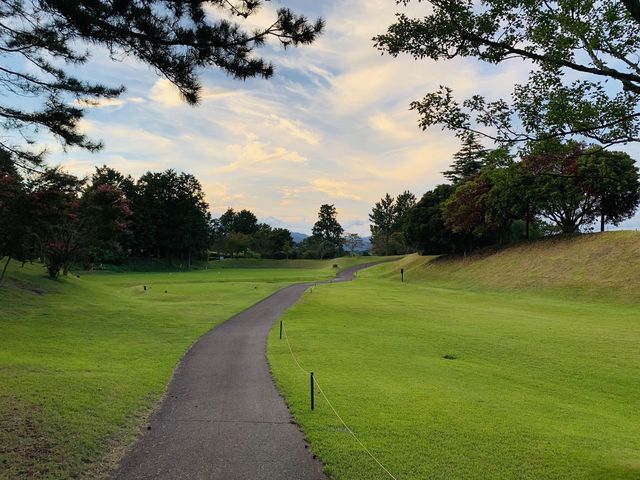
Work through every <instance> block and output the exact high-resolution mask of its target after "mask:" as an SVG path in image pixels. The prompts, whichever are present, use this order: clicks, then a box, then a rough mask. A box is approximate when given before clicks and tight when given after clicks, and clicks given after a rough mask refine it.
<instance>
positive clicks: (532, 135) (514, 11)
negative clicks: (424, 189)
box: [375, 0, 640, 146]
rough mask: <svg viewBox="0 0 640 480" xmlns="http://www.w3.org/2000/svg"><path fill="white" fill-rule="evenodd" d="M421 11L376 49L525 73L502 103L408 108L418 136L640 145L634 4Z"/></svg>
mask: <svg viewBox="0 0 640 480" xmlns="http://www.w3.org/2000/svg"><path fill="white" fill-rule="evenodd" d="M409 1H410V0H400V1H398V2H397V3H399V4H404V5H406V4H408V3H409ZM422 3H425V4H428V8H425V10H426V12H428V13H426V14H425V16H424V17H422V18H410V17H409V16H407V15H406V14H404V13H401V14H399V15H398V16H397V21H396V22H395V23H394V24H393V25H391V26H390V27H389V29H388V31H387V33H385V34H383V35H379V36H377V37H376V38H375V41H376V45H377V47H378V48H379V49H380V50H382V51H384V52H388V53H390V54H391V55H393V56H397V55H400V54H403V53H406V54H409V55H412V56H413V57H414V58H416V59H423V58H430V59H432V60H436V61H447V60H451V59H453V58H456V57H471V58H476V59H479V60H482V61H484V62H488V63H491V64H502V63H504V62H507V61H509V60H513V59H521V60H524V61H526V62H527V63H528V64H529V65H530V66H531V72H530V74H529V78H528V80H527V82H525V83H524V84H516V85H514V87H513V91H512V93H511V98H509V99H494V100H492V99H487V98H485V97H484V96H482V95H480V94H476V95H473V96H472V97H470V98H467V99H464V100H459V99H457V98H456V97H455V94H454V92H453V90H452V89H451V88H450V87H448V86H444V85H443V86H440V88H439V89H438V90H437V91H435V92H431V93H429V94H427V95H426V96H425V97H424V98H423V99H422V100H421V101H416V102H413V104H412V108H413V109H414V110H416V111H417V112H418V113H419V115H420V125H421V127H422V128H423V129H426V128H428V127H430V126H433V125H442V126H443V127H444V128H446V129H449V130H452V131H454V132H456V133H457V134H459V135H460V134H463V133H464V132H470V131H473V132H478V133H481V134H482V135H485V136H487V137H489V138H491V139H493V140H495V141H497V142H499V143H502V144H507V145H512V144H515V143H518V142H524V141H538V140H541V139H549V138H557V137H573V136H578V137H582V138H584V139H589V140H591V141H596V142H599V143H601V144H603V145H605V146H606V145H612V144H616V143H624V142H630V141H638V140H640V105H639V102H640V56H639V55H638V54H639V53H640V36H639V35H638V29H639V27H640V1H638V0H597V1H596V0H587V1H578V0H557V1H545V2H540V1H537V0H481V1H479V2H478V1H476V2H474V1H471V0H462V1H460V0H429V1H424V2H422ZM605 83H606V84H607V86H606V87H605Z"/></svg>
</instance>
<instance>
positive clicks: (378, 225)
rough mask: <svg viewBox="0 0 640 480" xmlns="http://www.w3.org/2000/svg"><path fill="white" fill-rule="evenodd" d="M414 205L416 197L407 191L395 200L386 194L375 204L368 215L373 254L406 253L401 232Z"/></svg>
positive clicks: (404, 240)
mask: <svg viewBox="0 0 640 480" xmlns="http://www.w3.org/2000/svg"><path fill="white" fill-rule="evenodd" d="M415 204H416V197H415V195H414V194H413V193H411V192H409V191H405V192H403V193H401V194H400V195H398V197H397V198H394V197H392V196H391V195H389V194H388V193H387V194H386V195H385V196H384V197H383V198H382V199H380V201H379V202H376V204H375V205H374V207H373V209H372V210H371V213H370V214H369V221H370V222H371V225H370V229H371V243H372V249H373V251H374V252H376V253H380V254H382V255H391V254H403V253H406V252H407V242H406V238H405V237H404V234H403V230H404V225H405V222H406V218H407V214H408V212H409V211H410V210H411V208H412V207H413V206H414V205H415Z"/></svg>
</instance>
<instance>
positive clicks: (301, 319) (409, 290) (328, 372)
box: [268, 232, 640, 480]
mask: <svg viewBox="0 0 640 480" xmlns="http://www.w3.org/2000/svg"><path fill="white" fill-rule="evenodd" d="M639 245H640V234H638V233H635V232H620V233H611V234H604V235H593V236H583V237H579V238H577V239H569V240H566V239H565V240H548V241H542V242H534V243H531V244H526V245H522V246H520V247H513V248H509V249H505V250H500V251H498V252H495V253H491V252H489V253H487V252H485V253H484V254H482V255H476V256H474V257H468V258H466V259H458V260H442V259H433V258H428V257H419V256H416V255H414V256H409V257H407V258H405V259H404V260H402V261H400V262H396V263H392V264H385V265H380V266H377V267H373V268H371V269H369V270H366V271H364V272H361V273H360V274H359V275H358V279H357V280H356V281H355V282H352V283H345V284H338V285H323V286H319V287H317V288H314V289H313V292H312V293H309V292H308V293H307V294H306V295H305V296H304V299H303V300H302V301H301V302H299V303H298V304H297V305H296V306H294V307H293V308H291V309H290V310H289V311H288V312H287V313H286V315H285V317H284V325H285V332H286V334H287V335H286V339H288V342H289V344H290V346H291V350H292V351H293V354H294V355H295V357H296V360H297V361H298V362H299V363H300V365H301V366H302V368H303V369H304V370H312V371H313V372H314V374H315V378H316V380H317V381H318V383H319V385H320V386H321V387H322V390H323V391H324V392H325V393H326V395H327V397H328V398H329V400H330V402H331V404H332V405H333V406H334V407H335V409H336V411H337V412H338V413H339V414H340V415H341V417H342V418H343V419H344V421H345V422H346V424H347V425H348V426H349V427H350V429H352V430H353V431H354V432H355V434H356V435H357V437H358V438H359V440H360V441H361V442H362V443H363V444H364V445H365V446H366V447H367V448H368V449H369V450H370V451H371V453H372V454H373V456H374V457H375V458H376V459H377V460H378V461H379V462H380V463H381V464H382V465H384V467H385V468H387V469H388V470H389V472H391V475H393V476H394V477H395V478H398V479H443V480H444V479H447V480H449V479H537V480H539V479H611V480H613V479H615V480H621V479H637V478H640V419H639V417H638V412H639V411H640V383H639V382H638V377H639V374H640V349H639V348H638V345H640V308H638V304H637V301H638V296H639V295H640V275H638V271H639V269H638V267H639V266H640V260H638V259H639V258H640V257H639V256H638V253H639V252H638V248H639ZM400 268H404V273H405V282H404V283H401V281H400ZM286 339H283V340H280V339H279V332H278V328H277V326H275V327H274V329H273V330H272V332H271V335H270V338H269V349H268V352H269V353H268V357H269V362H270V365H271V368H272V371H273V374H274V377H275V379H276V383H277V385H278V387H279V388H280V390H281V391H282V392H283V394H284V396H285V398H286V400H287V402H288V404H289V406H290V408H291V410H292V412H293V414H294V416H295V419H296V421H297V422H298V423H299V424H300V426H301V428H302V429H303V432H304V433H305V436H306V438H307V439H308V440H309V442H310V444H311V448H312V449H313V451H314V453H315V454H317V455H318V456H319V457H320V458H321V459H322V460H323V461H324V462H325V465H326V471H327V472H328V473H329V474H330V476H331V477H332V478H336V479H363V480H364V479H382V478H391V476H390V475H388V474H387V473H385V471H384V470H383V469H382V468H381V467H380V466H379V465H378V464H376V463H375V461H374V460H373V458H371V457H370V456H369V455H368V454H367V453H366V452H365V451H364V450H363V448H362V447H361V446H360V445H359V444H358V443H357V442H356V441H355V440H354V438H353V437H352V436H351V434H350V433H349V431H348V430H347V429H346V428H345V427H344V426H343V424H342V423H341V422H340V420H339V419H338V418H337V417H336V415H335V414H334V412H333V411H332V409H331V407H330V406H329V405H328V404H327V403H326V401H325V400H324V398H323V397H322V396H321V394H320V393H319V392H318V391H316V398H315V410H314V411H311V410H310V405H309V396H310V392H309V377H308V375H306V374H305V373H304V372H302V370H301V369H300V368H299V367H298V365H296V363H295V361H294V360H293V358H292V355H291V352H290V349H289V344H288V343H287V341H286Z"/></svg>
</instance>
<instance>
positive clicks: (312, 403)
mask: <svg viewBox="0 0 640 480" xmlns="http://www.w3.org/2000/svg"><path fill="white" fill-rule="evenodd" d="M309 380H310V385H309V386H310V387H311V410H312V411H313V409H314V408H315V403H316V402H315V398H314V391H313V390H314V389H313V372H311V377H309Z"/></svg>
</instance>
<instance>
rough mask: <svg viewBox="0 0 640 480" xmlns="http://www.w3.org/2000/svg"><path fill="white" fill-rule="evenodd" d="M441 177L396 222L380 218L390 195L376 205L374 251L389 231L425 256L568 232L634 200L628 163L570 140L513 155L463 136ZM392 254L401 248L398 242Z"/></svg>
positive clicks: (613, 216) (601, 220)
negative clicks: (379, 239) (441, 181)
mask: <svg viewBox="0 0 640 480" xmlns="http://www.w3.org/2000/svg"><path fill="white" fill-rule="evenodd" d="M443 174H444V176H445V178H447V180H449V183H444V184H441V185H438V186H436V187H435V188H434V189H433V190H430V191H428V192H426V193H425V194H424V195H423V196H422V198H421V199H420V201H418V202H417V203H416V204H415V205H413V206H412V207H411V208H410V209H409V210H408V211H407V212H406V214H404V215H403V216H402V217H398V216H396V220H395V223H394V222H392V221H390V220H389V218H391V217H390V216H388V215H387V216H386V217H385V215H383V213H384V212H388V211H393V205H392V202H391V200H393V199H392V198H391V197H389V195H387V196H386V197H385V198H383V199H382V200H381V202H379V203H377V204H376V205H375V207H374V208H373V212H372V215H371V216H370V218H371V220H372V227H371V231H372V234H373V235H374V238H376V236H377V235H381V236H382V238H383V241H382V243H380V242H375V241H374V248H375V249H376V250H377V251H378V252H381V251H383V250H382V249H380V247H379V245H381V244H382V245H385V242H386V240H384V239H385V238H387V237H388V235H389V233H388V232H389V231H392V234H391V235H392V237H393V236H394V235H395V238H398V239H399V243H401V245H402V246H403V248H406V249H414V250H417V251H419V252H421V253H426V254H442V253H464V252H468V251H470V250H473V249H475V248H478V247H484V246H489V245H495V244H506V243H512V242H516V241H519V240H522V239H531V238H535V237H540V236H544V235H550V234H566V235H570V234H575V233H578V232H581V231H584V230H592V229H594V228H595V225H598V226H599V229H600V231H604V230H605V226H606V225H619V224H620V223H621V222H623V221H624V220H626V219H629V218H631V217H632V216H633V215H634V214H635V212H636V210H637V208H638V206H639V205H640V180H639V174H638V168H637V167H636V165H635V161H634V160H633V159H632V158H631V157H630V156H629V155H628V154H627V153H624V152H619V151H608V150H606V149H604V148H603V147H602V146H600V145H586V144H584V143H580V142H576V141H561V140H559V139H548V140H546V141H537V142H532V143H530V144H529V145H527V147H526V148H524V149H523V150H522V153H521V155H520V156H519V158H515V157H514V156H512V155H511V154H510V152H509V150H508V149H506V148H497V149H493V150H489V149H485V148H484V147H483V146H482V145H481V144H480V142H479V141H478V138H477V136H476V135H475V134H473V133H469V134H465V135H464V139H463V145H462V148H461V149H460V151H458V152H457V153H456V154H455V155H454V159H453V163H452V165H451V167H450V169H449V170H447V171H446V172H443ZM398 198H400V196H399V197H398ZM390 225H395V226H394V227H393V228H389V226H390ZM382 232H386V233H385V234H383V233H382ZM394 253H400V252H397V247H396V252H394Z"/></svg>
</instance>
